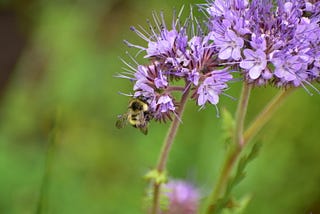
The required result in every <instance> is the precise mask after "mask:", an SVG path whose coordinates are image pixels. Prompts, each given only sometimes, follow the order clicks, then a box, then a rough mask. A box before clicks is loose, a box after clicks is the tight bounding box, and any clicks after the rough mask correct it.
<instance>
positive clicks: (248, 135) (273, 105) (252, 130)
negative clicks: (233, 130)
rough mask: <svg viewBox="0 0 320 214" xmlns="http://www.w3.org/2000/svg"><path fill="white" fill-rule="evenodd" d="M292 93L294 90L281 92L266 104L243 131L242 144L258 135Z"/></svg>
mask: <svg viewBox="0 0 320 214" xmlns="http://www.w3.org/2000/svg"><path fill="white" fill-rule="evenodd" d="M293 91H294V88H290V89H287V90H282V91H280V92H279V93H278V94H277V95H276V96H275V97H274V98H273V99H272V100H271V101H270V102H269V103H268V104H267V106H266V107H265V108H264V109H263V110H262V111H261V112H260V114H259V115H258V116H257V117H256V118H255V119H254V121H253V122H252V123H251V124H250V126H249V128H248V129H247V130H246V131H245V133H244V135H243V139H244V142H250V141H251V139H252V138H253V137H254V136H256V134H258V132H259V131H260V130H261V128H262V127H263V126H264V125H265V124H266V123H267V122H268V121H269V120H270V118H271V116H272V115H273V114H274V112H275V111H276V110H277V109H278V108H279V107H280V105H281V104H282V102H283V101H284V100H285V98H286V97H288V96H289V95H290V94H291V93H292V92H293Z"/></svg>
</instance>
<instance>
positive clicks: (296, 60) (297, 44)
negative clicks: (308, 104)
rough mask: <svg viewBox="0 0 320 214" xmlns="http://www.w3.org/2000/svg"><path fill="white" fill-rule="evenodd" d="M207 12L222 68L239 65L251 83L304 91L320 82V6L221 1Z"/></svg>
mask: <svg viewBox="0 0 320 214" xmlns="http://www.w3.org/2000/svg"><path fill="white" fill-rule="evenodd" d="M201 8H202V9H203V10H205V11H206V13H207V14H209V28H210V33H209V35H210V36H209V38H210V40H212V41H213V42H214V44H215V47H216V48H217V50H218V59H219V60H220V63H223V64H227V65H228V64H229V65H238V66H239V67H240V68H241V73H242V74H243V76H244V79H245V81H246V82H248V83H253V84H255V85H266V84H268V83H272V84H274V85H276V86H278V87H282V86H285V87H286V86H294V87H298V86H303V87H304V84H310V82H311V81H314V80H319V54H320V26H319V25H320V24H319V21H320V3H319V2H318V3H312V2H308V1H305V0H294V1H293V0H278V1H276V2H274V1H273V0H252V1H250V2H249V1H248V0H215V1H209V2H208V3H207V4H204V5H201Z"/></svg>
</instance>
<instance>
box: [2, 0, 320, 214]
mask: <svg viewBox="0 0 320 214" xmlns="http://www.w3.org/2000/svg"><path fill="white" fill-rule="evenodd" d="M190 3H193V4H194V3H204V2H198V1H194V0H193V1H182V0H179V1H174V2H172V1H169V0H166V1H155V0H153V1H142V0H137V1H131V0H106V1H103V0H93V1H85V0H77V1H76V0H74V1H73V0H69V1H49V0H31V1H10V0H6V1H5V0H3V1H0V118H1V119H0V213H4V214H24V213H26V214H27V213H36V212H37V209H39V203H45V205H46V210H45V211H43V212H42V213H59V214H64V213H66V214H71V213H92V214H94V213H97V214H98V213H130V214H135V213H141V212H142V211H141V210H143V209H142V207H143V205H142V201H143V196H144V194H145V191H146V187H147V186H148V184H147V183H146V182H145V181H144V180H143V179H142V177H143V175H144V174H145V173H146V172H147V171H148V170H149V169H150V168H152V167H153V166H154V165H155V163H156V161H157V158H158V153H159V151H160V148H161V143H162V140H163V138H164V136H165V134H166V130H167V128H168V126H169V124H156V123H152V124H151V126H150V130H149V134H148V135H147V136H144V135H142V134H141V133H140V132H139V131H138V130H136V129H134V128H131V127H126V128H124V129H121V130H118V129H116V128H115V120H116V118H117V115H118V114H122V113H124V112H125V111H126V108H127V103H128V97H126V96H123V95H120V94H119V93H118V92H123V93H130V92H131V90H132V83H130V82H129V81H126V80H123V79H119V78H115V77H114V76H115V75H116V74H117V73H119V72H121V71H123V70H122V67H124V65H123V63H122V62H121V60H120V59H119V57H122V58H124V59H126V57H127V56H126V54H125V52H126V51H127V50H128V51H129V52H130V53H132V55H135V53H136V51H135V50H130V49H128V48H127V47H126V46H125V45H124V44H123V40H124V39H127V40H130V41H132V42H133V43H137V44H142V45H145V44H143V41H141V40H140V39H139V38H138V36H136V35H135V34H134V33H133V32H132V31H130V30H129V27H130V26H131V25H135V26H137V25H142V26H147V25H146V20H147V19H148V18H150V17H151V13H152V11H153V10H155V11H161V10H162V11H164V13H165V15H166V17H167V20H168V22H170V21H171V16H172V11H173V8H180V7H181V6H182V5H189V4H190ZM140 56H141V58H142V55H140ZM138 60H140V59H138ZM315 86H316V87H317V88H320V87H319V84H317V85H315ZM239 89H240V84H239V83H234V84H232V85H231V89H230V90H229V91H228V93H230V95H232V96H234V97H237V96H238V94H239ZM276 92H277V89H272V88H268V87H267V88H258V89H256V90H254V91H253V93H252V98H251V100H250V108H249V113H248V114H249V118H248V119H249V120H250V119H253V118H254V117H255V115H256V114H257V113H258V112H259V110H260V109H262V108H263V107H264V105H266V103H267V101H268V100H269V99H271V98H272V96H273V95H275V94H276ZM319 104H320V95H319V94H317V93H316V92H315V93H314V96H310V95H309V94H308V93H307V92H306V91H304V90H303V89H298V90H297V91H296V92H295V93H294V94H293V95H292V96H291V97H289V99H288V100H287V101H286V102H285V103H284V105H283V106H282V107H281V109H280V110H279V112H277V113H276V114H275V117H274V118H273V119H272V121H270V123H268V125H267V126H266V127H265V128H264V129H263V131H262V133H261V134H260V135H259V137H258V139H257V140H259V141H262V142H263V145H264V146H263V147H262V151H261V154H260V155H259V157H258V158H257V159H256V160H255V161H254V162H253V163H252V164H250V165H249V167H248V170H247V177H246V179H245V180H244V182H243V183H241V184H240V185H239V187H238V188H237V189H236V192H235V197H238V198H241V197H243V196H245V195H247V194H251V196H252V199H251V202H250V204H249V205H248V208H247V209H246V210H245V211H244V213H262V214H263V213H266V214H267V213H268V214H269V213H293V214H294V213H297V214H298V213H312V214H316V213H320V207H319V204H320V167H319V163H320V156H319V152H320V144H319V142H320V140H319V139H320V135H319V128H320V125H319V123H318V120H319V117H320V108H319ZM236 105H237V103H236V101H234V100H231V99H229V98H228V97H223V98H222V100H221V104H220V106H219V107H221V108H222V107H224V108H227V109H228V110H229V111H231V112H233V111H234V110H235V107H236ZM198 110H199V109H198V107H196V106H195V105H194V103H193V102H190V104H189V105H188V106H187V109H186V113H185V116H184V118H183V124H182V126H181V128H180V130H179V134H178V136H177V139H176V142H175V144H174V146H173V150H172V152H171V154H170V160H169V165H168V170H169V174H170V176H171V177H174V178H178V179H186V180H191V181H193V182H194V184H195V186H198V187H199V189H200V190H201V191H202V194H203V196H206V195H208V193H209V191H210V190H211V188H212V187H211V185H212V184H213V183H214V181H215V179H216V178H217V174H218V172H219V169H220V166H221V163H222V160H223V156H224V154H225V145H224V143H223V142H222V140H221V139H222V134H221V128H220V127H221V118H216V112H215V108H214V107H209V106H208V107H207V108H206V109H204V110H201V111H198ZM194 124H197V125H194ZM52 136H54V140H52ZM52 142H53V144H51V145H50V143H52ZM51 146H54V149H53V150H50V148H51V149H52V147H51ZM48 151H51V152H48ZM190 154H192V155H190ZM48 155H50V159H49V163H50V172H48V171H47V170H48V169H47V168H48V165H47V164H48ZM44 178H46V179H47V180H46V183H45V184H46V185H45V187H43V186H44V185H43V184H44V180H45V179H44ZM43 189H45V191H44V193H43V192H42V191H43ZM41 192H42V193H41ZM41 194H42V195H45V199H46V200H45V202H39V201H41Z"/></svg>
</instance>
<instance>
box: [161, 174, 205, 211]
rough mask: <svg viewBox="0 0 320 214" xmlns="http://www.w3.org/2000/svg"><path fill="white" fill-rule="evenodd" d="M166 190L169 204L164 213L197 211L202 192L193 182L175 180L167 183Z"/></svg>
mask: <svg viewBox="0 0 320 214" xmlns="http://www.w3.org/2000/svg"><path fill="white" fill-rule="evenodd" d="M164 192H165V194H166V197H167V198H168V199H169V204H168V207H167V208H166V209H165V210H164V211H163V212H162V214H182V213H183V214H195V213H197V210H198V204H199V198H200V194H199V192H198V190H197V189H196V188H195V187H193V186H192V185H191V184H189V183H187V182H185V181H179V180H173V181H170V182H169V183H167V184H166V185H165V187H164Z"/></svg>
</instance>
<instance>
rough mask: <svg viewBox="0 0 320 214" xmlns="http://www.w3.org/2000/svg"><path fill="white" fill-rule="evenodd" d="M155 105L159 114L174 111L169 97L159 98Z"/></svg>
mask: <svg viewBox="0 0 320 214" xmlns="http://www.w3.org/2000/svg"><path fill="white" fill-rule="evenodd" d="M157 105H158V108H159V111H160V112H161V113H165V112H168V111H174V110H175V109H176V108H175V107H174V104H173V100H172V98H171V97H170V96H169V95H162V96H160V97H159V99H158V101H157Z"/></svg>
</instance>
